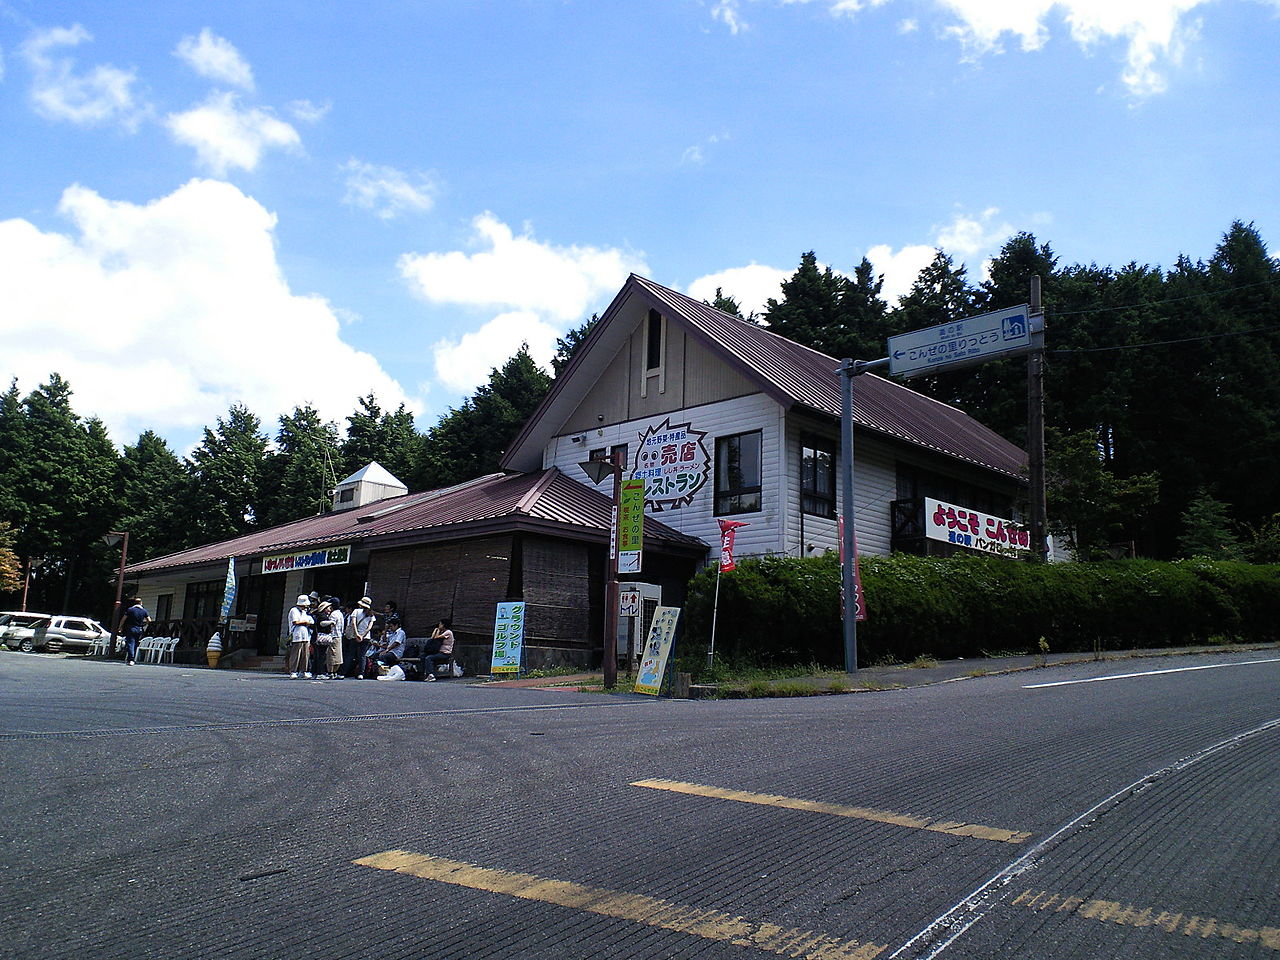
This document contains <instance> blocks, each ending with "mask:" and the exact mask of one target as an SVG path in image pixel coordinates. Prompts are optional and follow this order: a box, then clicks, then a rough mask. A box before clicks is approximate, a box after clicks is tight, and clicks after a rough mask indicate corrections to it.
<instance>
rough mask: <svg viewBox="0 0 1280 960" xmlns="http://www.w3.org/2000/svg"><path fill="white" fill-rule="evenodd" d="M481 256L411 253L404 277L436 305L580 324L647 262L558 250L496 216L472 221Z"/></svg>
mask: <svg viewBox="0 0 1280 960" xmlns="http://www.w3.org/2000/svg"><path fill="white" fill-rule="evenodd" d="M472 226H473V227H474V229H475V242H476V245H477V246H480V247H482V248H483V249H481V250H479V251H477V252H475V253H463V252H461V251H456V250H455V251H450V252H449V253H426V254H417V253H409V254H405V255H404V256H403V257H401V258H400V273H401V275H402V276H403V277H404V278H405V279H406V280H407V281H408V282H409V285H410V287H412V288H413V290H414V291H415V292H416V293H418V294H419V295H420V296H421V297H423V298H424V299H425V300H427V301H429V302H431V303H444V304H458V305H463V306H472V307H498V308H504V309H512V310H528V311H533V312H535V313H537V314H539V315H540V316H544V317H547V318H549V319H551V320H557V321H561V322H569V321H579V320H581V319H582V316H583V314H584V312H585V311H586V310H587V309H588V307H590V306H591V304H592V303H593V302H595V301H596V300H597V299H598V298H599V297H600V296H601V295H603V294H605V293H613V292H615V291H616V290H617V289H618V288H619V287H621V286H622V284H623V281H625V280H626V279H627V275H628V274H629V273H632V272H642V271H643V270H644V269H645V266H644V261H643V260H642V259H641V258H639V257H637V256H635V255H633V254H630V253H626V252H624V251H622V250H617V249H611V248H610V249H601V248H598V247H579V246H570V247H557V246H553V245H551V244H544V243H540V242H539V241H538V240H535V239H534V238H533V236H532V235H531V234H530V233H528V232H526V233H524V234H522V235H521V236H516V235H515V234H514V233H513V231H512V230H511V228H510V227H509V226H507V225H506V224H505V223H503V222H502V221H500V220H499V219H498V218H497V217H495V216H494V215H493V214H492V213H483V214H481V215H480V216H478V217H476V218H475V219H474V220H473V221H472Z"/></svg>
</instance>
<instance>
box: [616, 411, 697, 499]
mask: <svg viewBox="0 0 1280 960" xmlns="http://www.w3.org/2000/svg"><path fill="white" fill-rule="evenodd" d="M706 435H707V433H706V431H705V430H695V429H693V424H692V423H672V422H671V419H670V418H667V419H666V420H663V421H662V423H660V424H658V425H657V426H655V427H650V428H649V429H647V430H645V431H644V432H643V433H641V434H640V450H639V452H638V453H637V454H636V464H635V469H634V470H633V471H632V472H631V476H632V478H633V479H642V480H646V481H648V482H647V484H646V485H645V494H644V497H645V505H646V506H647V507H648V508H649V509H651V510H652V511H653V512H654V513H660V512H661V511H663V510H677V509H679V508H680V507H684V506H688V505H689V504H690V503H691V502H692V501H693V496H694V494H696V493H697V492H698V491H699V490H701V489H702V487H703V485H704V484H705V483H706V482H707V477H709V476H710V475H711V454H710V452H709V451H708V450H707V445H706V443H704V442H703V441H704V438H705V437H706Z"/></svg>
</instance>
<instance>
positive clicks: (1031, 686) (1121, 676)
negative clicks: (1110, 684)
mask: <svg viewBox="0 0 1280 960" xmlns="http://www.w3.org/2000/svg"><path fill="white" fill-rule="evenodd" d="M1255 663H1280V657H1273V658H1272V659H1270V660H1240V661H1238V662H1236V663H1210V664H1207V665H1205V666H1202V667H1171V668H1169V669H1168V670H1144V671H1143V672H1142V673H1117V674H1114V675H1113V676H1110V677H1090V678H1089V679H1087V680H1056V681H1054V682H1053V683H1024V684H1023V685H1022V689H1023V690H1040V689H1042V688H1044V687H1069V686H1071V685H1072V684H1073V683H1101V682H1102V681H1103V680H1131V679H1132V678H1134V677H1155V676H1159V675H1160V674H1162V673H1187V672H1188V671H1191V670H1217V669H1219V668H1220V667H1247V666H1250V665H1252V664H1255Z"/></svg>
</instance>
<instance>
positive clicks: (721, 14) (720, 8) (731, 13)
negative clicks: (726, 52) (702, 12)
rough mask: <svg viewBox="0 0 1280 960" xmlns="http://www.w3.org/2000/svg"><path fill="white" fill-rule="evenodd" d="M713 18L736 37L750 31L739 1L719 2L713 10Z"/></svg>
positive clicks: (725, 0)
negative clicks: (747, 30)
mask: <svg viewBox="0 0 1280 960" xmlns="http://www.w3.org/2000/svg"><path fill="white" fill-rule="evenodd" d="M711 16H712V18H713V19H716V20H719V21H720V22H721V23H723V24H724V25H725V26H726V27H728V28H729V32H730V33H731V34H733V35H734V36H735V37H736V36H737V35H738V34H740V33H741V32H742V31H743V30H746V29H748V26H747V22H746V21H745V20H743V19H742V12H741V10H740V9H739V7H738V0H717V3H716V4H715V6H713V7H712V8H711Z"/></svg>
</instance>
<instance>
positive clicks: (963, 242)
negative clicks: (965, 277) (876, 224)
mask: <svg viewBox="0 0 1280 960" xmlns="http://www.w3.org/2000/svg"><path fill="white" fill-rule="evenodd" d="M999 215H1000V210H999V209H998V208H996V207H988V208H987V209H985V210H983V211H982V213H980V214H978V215H977V216H971V215H968V214H965V213H963V212H957V213H956V214H955V215H954V216H953V217H952V219H951V220H950V222H948V223H944V224H942V225H941V226H935V227H934V228H933V235H934V242H933V243H929V244H922V243H917V244H908V245H907V246H905V247H903V248H902V249H901V250H898V251H896V252H895V251H894V249H893V248H892V247H891V246H889V245H888V244H886V243H882V244H878V245H877V246H874V247H872V248H871V249H870V250H868V251H867V259H868V260H870V261H871V263H872V265H873V266H874V267H875V270H876V273H881V274H884V287H883V289H882V290H881V291H880V296H881V297H882V298H883V299H884V300H885V301H886V302H887V303H888V304H889V305H890V306H892V305H893V304H895V303H897V301H898V299H899V298H900V297H902V296H904V295H905V294H906V293H908V292H910V290H911V285H912V284H913V283H915V281H916V276H917V275H918V274H919V273H920V271H921V270H923V269H924V268H925V267H927V266H928V265H929V264H930V263H932V262H933V258H934V255H935V254H936V253H937V252H938V249H939V248H941V249H942V251H943V252H944V253H946V254H948V255H949V256H950V257H951V258H952V259H953V260H955V261H957V262H962V263H965V264H966V266H970V277H971V278H972V277H974V276H975V274H974V271H973V269H972V265H973V264H975V263H976V264H977V266H978V271H977V275H978V276H981V275H983V274H984V273H985V271H986V265H987V262H988V260H989V259H990V258H991V257H992V256H994V255H995V254H996V253H997V252H998V251H999V248H1000V247H1001V246H1002V245H1003V244H1004V241H1005V240H1007V239H1009V237H1011V236H1013V234H1014V233H1015V232H1016V230H1015V228H1014V227H1013V226H1012V225H1011V224H1010V223H1008V222H1007V221H1005V220H998V219H997V218H998V217H999Z"/></svg>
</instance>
